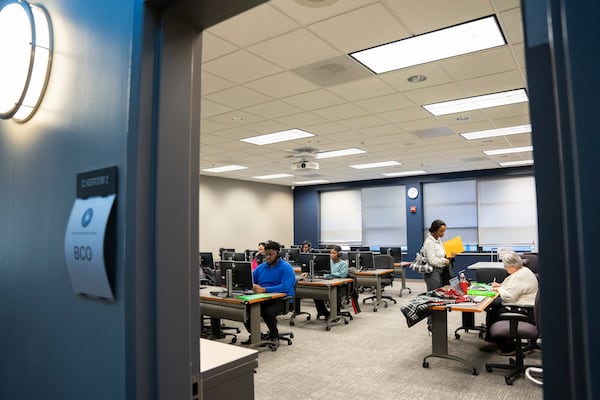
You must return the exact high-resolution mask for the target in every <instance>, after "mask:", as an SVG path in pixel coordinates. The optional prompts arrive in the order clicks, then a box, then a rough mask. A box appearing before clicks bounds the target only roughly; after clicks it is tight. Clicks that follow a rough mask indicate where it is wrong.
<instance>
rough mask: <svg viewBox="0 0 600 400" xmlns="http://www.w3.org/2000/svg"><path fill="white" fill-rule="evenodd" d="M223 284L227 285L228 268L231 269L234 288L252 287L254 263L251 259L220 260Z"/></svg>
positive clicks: (244, 288)
mask: <svg viewBox="0 0 600 400" xmlns="http://www.w3.org/2000/svg"><path fill="white" fill-rule="evenodd" d="M219 269H220V272H221V286H227V285H226V276H227V272H226V271H227V270H228V269H231V280H232V288H233V289H242V290H246V289H252V287H253V286H254V285H253V280H252V264H251V263H250V262H249V261H220V262H219Z"/></svg>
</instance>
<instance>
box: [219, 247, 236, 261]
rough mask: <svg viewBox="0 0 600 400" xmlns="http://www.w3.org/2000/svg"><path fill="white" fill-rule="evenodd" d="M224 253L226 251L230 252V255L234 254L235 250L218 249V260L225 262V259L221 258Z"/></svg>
mask: <svg viewBox="0 0 600 400" xmlns="http://www.w3.org/2000/svg"><path fill="white" fill-rule="evenodd" d="M226 251H227V252H230V253H233V252H235V249H232V248H231V249H230V248H225V247H221V248H220V249H219V258H220V259H221V260H225V259H224V258H223V253H225V252H226Z"/></svg>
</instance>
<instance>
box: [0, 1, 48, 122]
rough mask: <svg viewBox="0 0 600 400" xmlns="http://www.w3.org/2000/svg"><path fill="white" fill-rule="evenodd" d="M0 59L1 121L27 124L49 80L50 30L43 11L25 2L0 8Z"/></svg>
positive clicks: (17, 2) (46, 16) (46, 15)
mask: <svg viewBox="0 0 600 400" xmlns="http://www.w3.org/2000/svg"><path fill="white" fill-rule="evenodd" d="M0 58H1V59H2V62H0V118H1V119H10V118H12V119H14V120H15V121H17V122H26V121H27V120H29V119H30V118H31V117H32V116H33V114H34V113H35V111H36V110H37V108H38V107H39V105H40V102H41V100H42V97H43V96H44V91H45V90H46V85H47V84H48V77H49V76H50V65H51V63H52V27H51V25H50V18H49V17H48V13H47V12H46V10H45V9H44V8H42V7H41V6H40V5H37V4H29V3H28V2H27V1H24V0H19V1H9V2H7V3H6V4H5V5H4V6H2V8H0Z"/></svg>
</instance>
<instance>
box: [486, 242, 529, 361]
mask: <svg viewBox="0 0 600 400" xmlns="http://www.w3.org/2000/svg"><path fill="white" fill-rule="evenodd" d="M502 263H503V264H504V268H505V269H506V272H508V276H507V277H506V278H505V279H504V281H503V282H502V283H501V284H500V283H497V282H492V290H494V291H496V292H498V295H499V296H498V297H497V298H496V299H494V301H493V302H492V304H490V306H489V307H488V309H487V310H486V311H487V315H486V325H487V327H488V328H489V327H490V326H491V325H492V324H493V323H494V322H496V321H498V319H499V315H500V314H501V313H503V312H506V311H507V309H506V307H504V306H503V304H509V303H511V304H523V305H531V306H533V305H534V304H535V296H536V294H537V291H538V280H537V278H536V276H535V274H534V273H533V272H531V270H530V269H529V268H527V267H524V266H523V261H522V260H521V257H519V255H518V254H517V253H515V252H513V251H511V252H508V253H506V254H505V255H504V256H503V257H502ZM484 339H485V343H484V344H482V345H481V346H479V350H481V351H496V350H500V354H501V355H508V356H510V355H514V353H515V344H514V342H512V341H511V340H510V339H508V338H497V337H492V336H491V335H490V334H489V332H486V336H485V338H484Z"/></svg>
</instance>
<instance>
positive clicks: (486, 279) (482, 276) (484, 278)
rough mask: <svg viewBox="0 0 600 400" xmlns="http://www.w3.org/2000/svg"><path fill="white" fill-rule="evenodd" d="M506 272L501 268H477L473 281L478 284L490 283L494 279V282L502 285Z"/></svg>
mask: <svg viewBox="0 0 600 400" xmlns="http://www.w3.org/2000/svg"><path fill="white" fill-rule="evenodd" d="M507 276H508V272H506V270H505V269H504V268H502V267H498V268H479V269H476V270H475V279H477V282H480V283H490V282H493V281H494V279H496V282H498V283H502V281H504V278H506V277H507Z"/></svg>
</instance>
